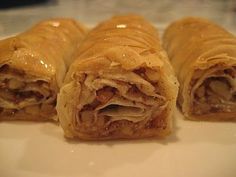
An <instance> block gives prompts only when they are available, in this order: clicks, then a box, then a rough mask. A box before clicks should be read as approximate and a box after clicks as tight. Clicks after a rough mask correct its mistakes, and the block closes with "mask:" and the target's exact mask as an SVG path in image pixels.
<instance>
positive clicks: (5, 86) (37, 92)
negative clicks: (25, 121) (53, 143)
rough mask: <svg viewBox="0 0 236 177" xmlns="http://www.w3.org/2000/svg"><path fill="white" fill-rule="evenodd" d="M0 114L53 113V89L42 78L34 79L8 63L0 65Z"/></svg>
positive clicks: (54, 97)
mask: <svg viewBox="0 0 236 177" xmlns="http://www.w3.org/2000/svg"><path fill="white" fill-rule="evenodd" d="M0 74H1V76H0V116H1V117H8V116H12V115H15V114H16V113H20V114H23V113H26V114H30V115H40V116H41V117H45V116H46V115H51V114H55V100H56V94H55V91H52V90H51V89H50V85H49V84H48V83H47V82H46V81H44V80H40V79H39V80H38V79H35V78H34V77H33V76H28V75H26V74H25V73H24V72H22V71H18V70H14V69H12V68H10V67H9V66H8V65H3V66H1V67H0Z"/></svg>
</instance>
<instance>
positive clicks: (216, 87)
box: [209, 80, 231, 100]
mask: <svg viewBox="0 0 236 177" xmlns="http://www.w3.org/2000/svg"><path fill="white" fill-rule="evenodd" d="M209 87H210V88H211V90H212V91H213V92H214V93H216V94H218V95H219V96H221V97H223V98H225V99H226V100H229V99H230V98H231V93H230V88H229V86H228V85H227V83H225V82H222V81H219V80H214V81H211V82H210V84H209Z"/></svg>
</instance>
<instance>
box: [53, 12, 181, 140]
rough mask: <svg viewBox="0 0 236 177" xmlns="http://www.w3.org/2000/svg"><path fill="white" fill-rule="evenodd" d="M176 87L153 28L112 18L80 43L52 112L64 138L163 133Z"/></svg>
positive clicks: (168, 124) (135, 20) (127, 18)
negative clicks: (56, 113) (56, 115)
mask: <svg viewBox="0 0 236 177" xmlns="http://www.w3.org/2000/svg"><path fill="white" fill-rule="evenodd" d="M177 90H178V83H177V79H176V78H175V76H174V74H173V70H172V67H171V65H170V63H169V61H168V58H167V55H166V53H165V52H164V50H163V49H162V48H161V45H160V39H159V37H158V33H157V31H156V29H155V28H154V27H153V26H152V25H151V24H150V23H149V22H147V21H146V20H145V19H143V18H142V17H139V16H135V15H127V16H117V17H113V18H112V19H110V20H108V21H105V22H103V23H101V24H99V25H98V26H97V27H95V28H94V29H93V30H92V31H91V32H90V33H89V34H88V36H87V37H86V39H85V40H84V42H83V43H82V44H81V46H80V48H79V51H78V57H77V59H76V60H75V62H74V63H73V64H72V65H71V67H70V69H69V72H68V73H67V75H66V79H65V83H64V85H63V87H62V88H61V90H60V93H59V96H58V105H57V111H58V115H59V120H60V123H61V126H62V127H63V129H64V131H65V136H66V137H69V138H80V139H86V140H99V139H117V138H144V137H163V136H165V135H168V134H169V133H170V130H171V118H172V117H171V116H172V113H173V109H174V108H175V101H176V97H177Z"/></svg>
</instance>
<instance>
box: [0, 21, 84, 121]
mask: <svg viewBox="0 0 236 177" xmlns="http://www.w3.org/2000/svg"><path fill="white" fill-rule="evenodd" d="M86 31H87V30H86V29H85V28H84V27H83V26H82V25H81V24H79V23H78V22H76V21H75V20H73V19H62V18H58V19H50V20H45V21H42V22H40V23H38V24H36V25H35V26H33V27H32V28H31V29H29V30H28V31H26V32H24V33H21V34H19V35H17V36H15V37H11V38H7V39H4V40H1V41H0V120H38V121H42V120H51V119H54V118H55V115H56V109H55V105H56V97H57V93H58V91H59V88H60V87H61V85H62V82H63V79H64V76H65V73H66V70H67V67H68V66H69V65H70V63H71V62H72V60H73V58H74V52H75V51H76V48H77V47H78V45H79V43H80V42H81V41H82V39H83V38H84V36H85V34H86Z"/></svg>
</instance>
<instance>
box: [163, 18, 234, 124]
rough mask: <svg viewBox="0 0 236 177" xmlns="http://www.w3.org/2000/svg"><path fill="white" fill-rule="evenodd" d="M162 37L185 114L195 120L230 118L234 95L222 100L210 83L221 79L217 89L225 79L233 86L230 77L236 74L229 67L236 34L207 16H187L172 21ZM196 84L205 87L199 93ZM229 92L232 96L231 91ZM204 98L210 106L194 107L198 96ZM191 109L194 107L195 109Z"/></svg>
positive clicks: (180, 103) (231, 63)
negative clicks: (207, 18)
mask: <svg viewBox="0 0 236 177" xmlns="http://www.w3.org/2000/svg"><path fill="white" fill-rule="evenodd" d="M163 40H164V48H165V49H166V50H167V53H168V55H169V57H170V60H171V63H172V65H173V67H174V70H175V72H176V74H177V77H178V80H179V82H180V92H179V97H178V103H179V105H180V107H181V109H182V111H183V113H184V115H185V116H186V117H187V118H189V119H193V117H194V119H198V120H208V119H209V120H226V119H230V120H232V117H234V116H231V115H234V114H235V112H234V111H233V109H234V108H233V105H234V104H235V101H234V99H233V98H228V100H224V98H223V97H221V96H220V95H221V94H218V93H215V91H214V90H215V89H214V88H212V87H210V85H212V84H211V83H213V82H218V81H220V82H222V84H221V85H222V86H220V87H221V88H220V89H223V87H226V86H224V85H225V83H226V82H227V84H226V85H230V87H232V88H233V87H234V86H232V85H231V84H232V83H229V80H233V79H234V77H235V76H233V75H232V74H231V75H230V74H229V73H228V71H229V70H230V71H231V70H232V72H235V71H234V70H235V66H236V38H235V36H234V35H232V34H231V33H229V32H228V31H226V30H225V29H223V28H222V27H220V26H218V25H217V24H214V23H212V22H210V21H208V20H205V19H201V18H194V17H189V18H185V19H181V20H179V21H176V22H174V23H172V24H171V25H170V26H169V27H168V28H167V29H166V31H165V33H164V37H163ZM222 78H223V79H222ZM216 80H217V81H216ZM198 87H201V88H202V89H203V90H204V92H203V94H202V96H200V97H199V96H196V95H198V93H200V90H198ZM218 90H219V89H218ZM197 92H198V93H197ZM213 92H214V96H213ZM226 92H231V91H226ZM217 94H218V95H217ZM231 94H232V97H233V95H234V93H233V92H232V93H231ZM212 96H213V97H212ZM203 98H204V99H205V101H202V103H203V102H204V104H205V105H206V106H202V108H204V109H206V107H207V109H208V107H209V110H204V111H201V108H197V109H200V110H197V109H196V102H197V105H199V100H204V99H203ZM212 98H213V99H214V100H213V99H212ZM198 99H199V100H198ZM220 100H221V102H222V100H223V101H227V105H223V104H221V103H218V102H219V101H220ZM214 101H215V102H214ZM202 103H200V104H202ZM224 104H225V103H224ZM229 104H230V105H229ZM193 108H195V109H193ZM229 109H230V110H232V111H229ZM193 110H197V113H196V112H195V111H193ZM201 112H202V113H201ZM207 112H208V113H207ZM222 115H225V116H226V117H225V118H224V116H222ZM214 116H215V119H214ZM235 118H236V117H235Z"/></svg>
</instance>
